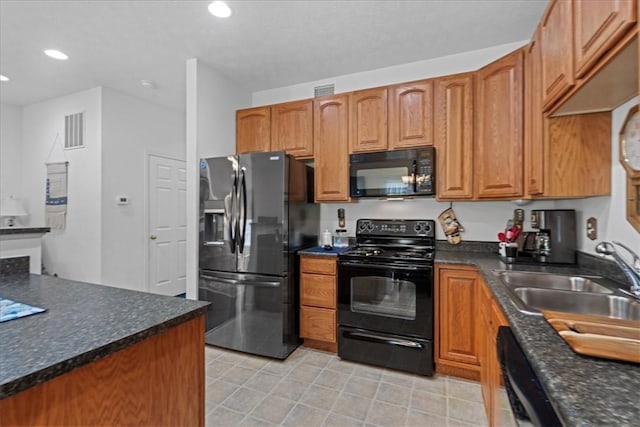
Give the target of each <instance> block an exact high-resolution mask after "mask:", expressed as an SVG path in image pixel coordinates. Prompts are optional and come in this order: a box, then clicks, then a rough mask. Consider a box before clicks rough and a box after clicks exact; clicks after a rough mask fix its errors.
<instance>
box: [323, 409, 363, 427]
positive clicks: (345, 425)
mask: <svg viewBox="0 0 640 427" xmlns="http://www.w3.org/2000/svg"><path fill="white" fill-rule="evenodd" d="M323 426H324V427H360V426H362V421H360V420H356V419H354V418H349V417H345V416H344V415H340V414H334V413H333V412H331V413H329V415H328V416H327V419H326V420H325V421H324V424H323Z"/></svg>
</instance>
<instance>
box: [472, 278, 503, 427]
mask: <svg viewBox="0 0 640 427" xmlns="http://www.w3.org/2000/svg"><path fill="white" fill-rule="evenodd" d="M479 300H480V302H479V307H480V310H479V311H480V313H479V319H480V324H481V325H483V327H482V331H481V333H479V334H478V348H479V353H478V356H479V358H480V384H481V388H482V399H483V401H484V407H485V411H486V414H487V420H488V421H489V425H490V426H498V425H501V424H502V423H501V413H502V411H501V406H502V403H501V400H502V394H503V392H502V391H501V383H502V373H501V370H500V361H499V360H498V349H497V341H496V338H497V334H498V328H499V327H500V326H508V325H509V323H508V322H507V320H506V318H505V317H504V314H502V310H501V309H500V307H498V304H497V303H496V302H495V300H494V298H493V296H492V294H491V291H490V290H489V289H488V287H487V285H486V283H484V280H482V279H481V280H480V290H479Z"/></svg>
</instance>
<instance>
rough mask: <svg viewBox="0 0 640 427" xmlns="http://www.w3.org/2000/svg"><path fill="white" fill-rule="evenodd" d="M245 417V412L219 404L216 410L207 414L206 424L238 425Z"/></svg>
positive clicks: (213, 425) (216, 425)
mask: <svg viewBox="0 0 640 427" xmlns="http://www.w3.org/2000/svg"><path fill="white" fill-rule="evenodd" d="M243 418H244V414H240V413H238V412H234V411H232V410H230V409H227V408H225V407H222V406H218V407H217V408H216V409H215V410H213V411H212V412H210V413H209V414H207V416H206V418H205V425H206V426H207V427H209V426H210V427H220V426H225V427H227V426H228V427H233V426H237V425H238V424H239V423H240V421H242V419H243Z"/></svg>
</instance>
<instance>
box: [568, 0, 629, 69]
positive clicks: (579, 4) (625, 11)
mask: <svg viewBox="0 0 640 427" xmlns="http://www.w3.org/2000/svg"><path fill="white" fill-rule="evenodd" d="M635 13H636V11H635V0H580V1H574V2H573V20H574V26H575V31H574V59H575V71H576V77H578V78H579V77H582V76H584V75H585V74H586V73H587V72H588V71H589V70H590V69H591V67H592V66H593V65H594V63H595V62H596V61H597V60H598V58H600V57H601V56H602V55H603V54H604V53H606V52H607V50H609V49H610V48H611V47H612V46H613V45H615V43H616V42H617V41H618V40H619V39H620V38H621V37H622V36H623V35H624V34H625V33H626V32H627V30H629V28H630V27H631V26H632V25H633V23H634V22H635V21H636V17H635Z"/></svg>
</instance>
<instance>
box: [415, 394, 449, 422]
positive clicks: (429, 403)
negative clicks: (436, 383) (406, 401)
mask: <svg viewBox="0 0 640 427" xmlns="http://www.w3.org/2000/svg"><path fill="white" fill-rule="evenodd" d="M411 409H416V410H418V411H421V412H428V413H431V414H436V415H440V416H443V417H446V416H447V398H446V397H445V396H443V395H440V394H435V393H430V392H428V391H422V390H416V389H414V390H413V392H412V393H411Z"/></svg>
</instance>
